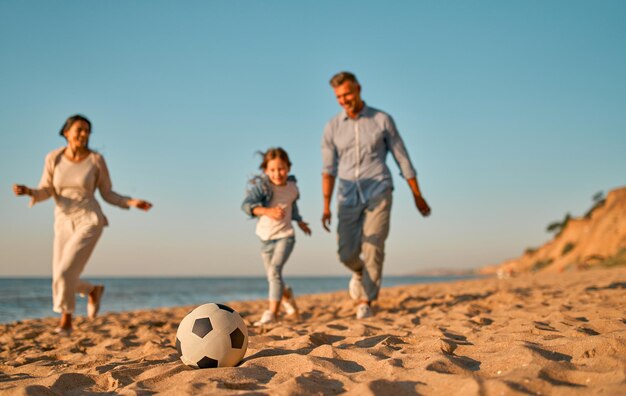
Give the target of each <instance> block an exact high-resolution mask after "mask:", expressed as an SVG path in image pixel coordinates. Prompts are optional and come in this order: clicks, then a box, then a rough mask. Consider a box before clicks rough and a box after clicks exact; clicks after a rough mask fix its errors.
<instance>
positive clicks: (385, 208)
mask: <svg viewBox="0 0 626 396" xmlns="http://www.w3.org/2000/svg"><path fill="white" fill-rule="evenodd" d="M330 85H331V87H332V88H333V90H334V92H335V96H336V97H337V101H338V102H339V105H340V106H341V107H343V111H342V112H341V113H339V114H338V115H336V116H335V117H334V118H332V119H331V120H330V121H329V122H328V124H326V128H325V129H324V136H323V137H322V163H323V171H322V192H323V195H324V212H323V214H322V226H323V227H324V229H326V231H329V232H330V229H329V226H330V223H331V211H330V202H331V198H332V193H333V189H334V187H335V179H337V178H339V181H338V188H337V201H338V216H337V217H338V226H337V234H338V253H339V260H340V261H341V262H342V263H343V264H344V265H345V266H346V267H348V268H349V269H350V270H351V271H352V279H351V280H350V286H349V291H350V296H351V297H352V299H353V300H355V301H356V302H357V310H356V317H357V318H358V319H363V318H367V317H370V316H372V315H373V314H372V309H371V304H372V301H375V300H376V299H377V298H378V292H379V290H380V284H381V280H382V267H383V260H384V255H385V240H386V239H387V235H388V234H389V218H390V214H391V191H392V190H393V184H392V179H391V173H390V172H389V168H388V167H387V165H386V163H385V160H386V157H387V153H388V152H390V153H391V154H392V155H393V157H394V159H395V161H396V163H397V164H398V166H399V167H400V170H401V173H402V176H403V177H404V178H405V179H406V180H407V182H408V184H409V187H410V188H411V191H412V193H413V198H414V199H415V206H417V209H418V210H419V211H420V213H421V214H422V215H423V216H428V215H429V214H430V207H429V206H428V204H427V203H426V201H425V200H424V197H423V196H422V194H421V192H420V189H419V186H418V184H417V177H416V173H415V169H414V168H413V165H412V164H411V160H410V159H409V155H408V154H407V152H406V149H405V147H404V142H403V141H402V138H400V135H399V134H398V131H397V130H396V126H395V124H394V122H393V119H392V118H391V116H389V115H388V114H386V113H384V112H382V111H380V110H377V109H374V108H372V107H369V106H367V105H366V104H365V102H364V101H363V100H362V99H361V86H360V85H359V82H358V81H357V79H356V77H355V75H354V74H352V73H349V72H341V73H338V74H336V75H335V76H333V78H332V79H331V80H330Z"/></svg>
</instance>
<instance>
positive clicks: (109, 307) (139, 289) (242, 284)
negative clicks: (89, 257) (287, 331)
mask: <svg viewBox="0 0 626 396" xmlns="http://www.w3.org/2000/svg"><path fill="white" fill-rule="evenodd" d="M474 277H475V276H473V275H454V276H386V277H384V278H383V287H389V286H396V285H406V284H416V283H435V282H448V281H454V280H459V279H470V278H474ZM86 279H87V280H89V281H90V282H93V283H101V284H104V285H105V287H106V290H105V294H104V298H103V300H102V305H101V308H100V309H101V312H102V313H105V312H121V311H132V310H138V309H150V308H159V307H174V306H181V305H200V304H204V303H208V302H227V301H245V300H257V299H264V298H267V280H266V279H265V278H263V277H224V278H209V277H207V278H86ZM348 280H349V278H348V277H347V276H346V277H343V276H336V277H286V278H285V281H286V282H287V284H289V285H290V286H291V287H292V288H293V290H294V293H295V295H296V298H297V296H298V295H302V294H313V293H324V292H332V291H337V290H347V286H348ZM76 303H77V305H76V314H77V315H80V316H82V315H85V312H86V303H87V299H86V298H80V297H78V296H77V299H76ZM55 315H56V314H55V313H54V312H53V311H52V289H51V280H50V278H0V323H2V324H4V323H11V322H15V321H18V320H24V319H31V318H43V317H49V316H55Z"/></svg>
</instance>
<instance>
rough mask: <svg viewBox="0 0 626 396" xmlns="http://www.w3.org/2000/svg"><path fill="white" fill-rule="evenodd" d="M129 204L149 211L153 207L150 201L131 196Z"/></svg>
mask: <svg viewBox="0 0 626 396" xmlns="http://www.w3.org/2000/svg"><path fill="white" fill-rule="evenodd" d="M128 206H134V207H135V208H137V209H141V210H144V211H146V212H147V211H149V210H150V208H151V207H152V204H151V203H150V202H148V201H144V200H143V199H135V198H131V199H130V200H128Z"/></svg>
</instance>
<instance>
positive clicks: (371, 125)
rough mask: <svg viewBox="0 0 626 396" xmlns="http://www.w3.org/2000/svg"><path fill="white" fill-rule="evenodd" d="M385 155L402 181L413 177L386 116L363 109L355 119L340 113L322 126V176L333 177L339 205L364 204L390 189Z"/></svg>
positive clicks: (404, 149)
mask: <svg viewBox="0 0 626 396" xmlns="http://www.w3.org/2000/svg"><path fill="white" fill-rule="evenodd" d="M388 152H391V155H392V156H393V158H394V160H395V161H396V163H397V164H398V167H399V168H400V172H401V175H402V177H404V178H405V179H410V178H413V177H416V172H415V169H414V168H413V165H412V164H411V159H410V158H409V155H408V153H407V151H406V148H405V146H404V142H403V141H402V138H401V137H400V134H399V133H398V130H397V129H396V125H395V123H394V122H393V119H392V118H391V116H390V115H388V114H387V113H385V112H383V111H380V110H377V109H375V108H372V107H368V106H367V105H364V106H363V109H362V110H361V112H360V113H359V116H358V117H357V118H356V119H351V118H349V117H348V115H347V113H346V112H345V111H342V112H341V113H339V114H337V115H336V116H335V117H333V118H332V119H331V120H330V121H329V122H328V123H327V124H326V127H325V128H324V135H323V136H322V166H323V168H322V172H323V173H327V174H329V175H332V176H335V177H336V180H337V182H338V186H337V201H338V204H339V205H347V206H353V205H356V204H357V203H359V202H360V203H367V202H368V201H369V200H370V199H373V198H376V197H378V196H379V195H380V194H382V193H384V192H385V191H387V190H389V189H393V181H392V178H391V172H390V171H389V168H388V167H387V164H386V159H387V153H388Z"/></svg>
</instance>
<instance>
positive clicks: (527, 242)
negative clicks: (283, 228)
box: [0, 0, 626, 276]
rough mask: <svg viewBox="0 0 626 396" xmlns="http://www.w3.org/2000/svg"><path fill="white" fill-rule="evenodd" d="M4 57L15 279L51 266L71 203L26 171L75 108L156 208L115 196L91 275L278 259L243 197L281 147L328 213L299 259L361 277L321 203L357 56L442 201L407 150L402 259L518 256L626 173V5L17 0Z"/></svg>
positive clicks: (5, 259)
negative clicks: (327, 149)
mask: <svg viewBox="0 0 626 396" xmlns="http://www.w3.org/2000/svg"><path fill="white" fill-rule="evenodd" d="M0 54H1V55H0V134H1V136H2V144H1V145H0V154H1V155H0V276H10V275H49V274H50V272H51V269H50V268H51V264H50V263H51V250H52V224H53V202H52V201H48V202H45V203H43V204H40V205H37V206H36V207H34V208H32V209H29V208H28V207H27V199H25V198H16V197H14V196H13V195H12V192H11V184H12V183H14V182H18V183H24V184H27V185H30V186H34V185H36V184H37V183H38V181H39V178H40V176H41V170H42V167H43V159H44V157H45V155H46V153H47V152H49V151H50V150H52V149H54V148H56V147H59V146H61V145H63V144H64V143H65V141H64V139H62V138H61V137H59V136H58V130H59V128H60V127H61V125H62V123H63V121H64V120H65V118H66V117H67V116H69V115H71V114H74V113H82V114H85V115H86V116H88V117H89V118H90V119H91V120H92V122H93V134H92V139H91V146H92V147H93V148H95V149H97V150H99V151H100V152H101V153H103V154H104V156H105V158H106V160H107V162H108V165H109V169H110V171H111V175H112V178H113V185H114V188H115V189H116V190H117V191H118V192H120V193H123V194H129V195H132V196H135V197H138V198H145V199H148V200H151V201H153V202H154V204H155V206H154V208H153V210H152V211H151V212H149V213H143V212H139V211H135V210H132V211H130V212H128V211H123V210H120V209H118V208H116V207H111V206H109V205H107V204H105V203H103V207H104V210H105V213H106V214H107V216H108V218H109V221H110V227H108V228H107V229H105V234H104V236H103V237H102V240H101V241H100V243H99V245H98V247H97V248H96V252H95V253H94V256H93V258H92V260H91V261H90V263H89V264H88V267H87V270H86V275H146V276H155V275H187V276H188V275H198V276H206V275H209V276H210V275H213V276H219V275H262V274H263V269H262V264H261V260H260V257H259V243H258V241H257V239H256V237H255V235H254V221H251V220H247V219H246V217H245V216H244V214H243V213H242V212H241V211H240V209H239V205H240V202H241V200H242V198H243V193H244V190H245V187H246V180H247V178H248V177H249V176H251V175H252V174H253V173H254V172H256V169H257V166H258V163H259V158H258V157H256V156H255V155H254V152H255V151H256V150H263V149H266V148H267V147H270V146H282V147H284V148H285V149H286V150H287V151H288V152H289V153H290V155H291V157H292V162H293V163H294V166H293V168H292V172H293V173H294V174H295V175H296V176H297V177H298V179H299V187H300V191H301V201H300V207H301V211H302V213H303V215H304V217H305V219H306V220H308V221H309V223H310V224H311V226H312V228H313V236H312V237H310V238H308V237H305V236H304V235H302V234H299V235H298V242H297V244H296V249H295V252H294V254H293V256H292V259H291V260H290V261H289V263H288V264H287V267H286V269H285V273H286V274H287V275H296V274H298V275H302V274H313V275H325V274H329V275H336V274H346V273H347V272H346V270H345V269H344V268H343V267H342V266H341V265H340V264H339V263H338V262H337V259H336V255H335V250H336V245H335V234H334V233H333V234H327V233H326V232H324V231H323V230H322V228H321V225H320V221H319V219H320V216H321V208H322V199H321V190H320V172H321V161H320V152H319V143H320V137H321V133H322V129H323V127H324V124H325V123H326V121H327V120H328V119H329V118H330V117H332V116H333V115H334V114H336V113H337V112H338V111H339V107H338V105H337V103H336V102H335V99H334V97H333V94H332V91H331V89H330V87H329V86H328V79H329V78H330V77H331V76H332V75H333V74H334V73H335V72H337V71H340V70H350V71H353V72H354V73H356V75H357V76H358V78H359V79H360V80H361V84H362V87H363V98H364V99H365V101H366V102H367V103H368V104H369V105H371V106H374V107H377V108H380V109H383V110H385V111H387V112H389V113H390V114H391V115H392V116H393V117H394V119H395V121H396V123H397V125H398V127H399V130H400V133H401V134H402V136H403V138H404V140H405V143H406V145H407V148H408V151H409V153H410V155H411V158H412V160H413V163H414V166H415V167H416V169H417V171H418V180H419V182H420V185H421V187H422V190H423V192H424V194H425V197H426V198H427V200H428V202H429V203H430V205H431V206H432V209H433V213H432V215H431V217H430V218H428V219H423V218H422V217H421V216H420V215H419V214H418V212H417V210H416V209H415V207H414V205H413V202H412V199H411V197H410V194H409V190H408V187H407V186H406V183H405V182H404V181H403V180H402V179H401V178H400V177H399V176H398V174H399V172H398V169H397V167H396V165H395V163H393V161H392V160H391V159H389V164H390V167H391V169H392V173H393V174H394V178H395V184H396V191H395V195H394V197H395V200H394V207H393V214H392V229H391V234H390V237H389V239H388V243H387V260H386V262H385V273H387V274H406V273H412V272H416V271H420V270H424V269H429V268H471V267H477V266H481V265H485V264H490V263H496V262H499V261H501V260H503V259H506V258H510V257H515V256H518V255H519V254H520V253H521V252H522V251H523V250H524V249H525V248H526V247H529V246H537V245H539V244H541V243H543V242H545V241H546V240H548V239H549V238H550V236H549V235H548V234H547V233H546V232H545V226H546V225H547V224H548V223H549V222H551V221H553V220H556V219H560V218H562V217H563V215H564V214H565V213H566V212H571V213H572V214H574V215H580V214H582V213H584V211H585V210H586V209H587V208H588V207H589V206H591V197H592V195H593V194H594V193H596V192H598V191H607V190H609V189H612V188H615V187H618V186H621V185H624V184H625V183H624V182H625V181H626V180H625V176H626V72H625V71H626V2H623V1H602V2H591V1H569V0H568V1H549V2H542V1H523V2H522V1H472V2H468V1H458V2H455V1H446V2H436V1H399V2H393V3H392V4H384V3H383V2H380V1H378V2H371V1H342V2H336V1H315V2H294V1H237V2H231V1H187V2H178V1H132V2H97V1H76V2H69V1H58V2H47V1H11V0H4V1H2V2H0ZM101 202H102V201H101ZM334 225H336V221H334V223H333V226H334Z"/></svg>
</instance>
